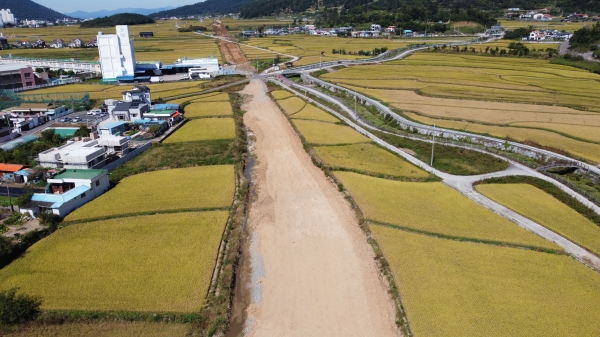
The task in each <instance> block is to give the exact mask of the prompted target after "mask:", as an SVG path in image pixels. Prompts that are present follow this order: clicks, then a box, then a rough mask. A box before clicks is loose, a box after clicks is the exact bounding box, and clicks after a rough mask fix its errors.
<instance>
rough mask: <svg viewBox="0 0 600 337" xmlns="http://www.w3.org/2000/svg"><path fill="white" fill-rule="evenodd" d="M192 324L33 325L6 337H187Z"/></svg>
mask: <svg viewBox="0 0 600 337" xmlns="http://www.w3.org/2000/svg"><path fill="white" fill-rule="evenodd" d="M191 328H192V327H191V325H190V324H173V323H150V322H110V321H100V322H94V323H91V324H90V323H65V324H61V325H40V326H36V325H31V326H27V327H24V328H19V329H16V331H13V332H10V333H9V332H7V333H6V334H4V335H3V336H6V337H30V336H44V337H185V336H187V335H188V333H189V331H190V330H191Z"/></svg>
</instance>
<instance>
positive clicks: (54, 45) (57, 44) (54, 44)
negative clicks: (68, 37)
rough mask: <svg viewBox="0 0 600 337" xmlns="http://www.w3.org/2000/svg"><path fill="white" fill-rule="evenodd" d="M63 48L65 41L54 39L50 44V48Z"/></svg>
mask: <svg viewBox="0 0 600 337" xmlns="http://www.w3.org/2000/svg"><path fill="white" fill-rule="evenodd" d="M64 47H65V41H63V40H61V39H56V40H54V41H52V43H50V48H64Z"/></svg>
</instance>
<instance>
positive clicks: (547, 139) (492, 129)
mask: <svg viewBox="0 0 600 337" xmlns="http://www.w3.org/2000/svg"><path fill="white" fill-rule="evenodd" d="M405 115H406V116H407V117H409V118H411V119H413V120H416V121H418V122H421V123H423V124H429V125H434V124H435V125H437V126H440V127H444V128H450V129H456V130H464V131H469V132H474V133H480V134H489V135H491V136H494V137H498V138H503V139H504V138H508V137H510V138H511V139H514V140H516V141H519V142H527V141H533V142H535V143H537V144H540V145H542V146H546V147H551V148H555V149H560V150H563V151H567V152H568V153H570V154H572V155H575V156H578V157H580V158H585V159H588V160H591V161H593V162H596V163H600V145H598V144H594V143H587V142H582V141H579V140H575V139H572V138H569V137H565V136H561V135H560V134H557V133H554V132H549V131H544V130H536V129H527V128H515V127H506V126H492V125H483V124H478V123H470V122H460V121H451V120H442V119H437V118H428V117H423V116H420V115H417V114H414V113H405ZM586 129H587V128H586Z"/></svg>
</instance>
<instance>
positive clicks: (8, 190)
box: [6, 181, 15, 212]
mask: <svg viewBox="0 0 600 337" xmlns="http://www.w3.org/2000/svg"><path fill="white" fill-rule="evenodd" d="M6 194H8V203H9V204H10V211H11V212H14V211H15V209H14V208H13V204H12V199H11V198H10V189H9V188H8V181H7V182H6Z"/></svg>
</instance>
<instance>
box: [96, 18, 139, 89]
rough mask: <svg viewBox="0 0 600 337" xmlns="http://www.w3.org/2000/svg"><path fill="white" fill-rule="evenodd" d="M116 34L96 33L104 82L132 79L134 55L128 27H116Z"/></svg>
mask: <svg viewBox="0 0 600 337" xmlns="http://www.w3.org/2000/svg"><path fill="white" fill-rule="evenodd" d="M116 29H117V33H116V34H104V33H102V32H99V33H98V38H97V42H98V52H99V53H100V58H99V61H100V66H101V67H102V77H103V78H104V80H116V79H124V80H126V79H133V78H134V73H135V53H134V50H133V41H131V39H130V38H129V27H127V26H117V27H116Z"/></svg>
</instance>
